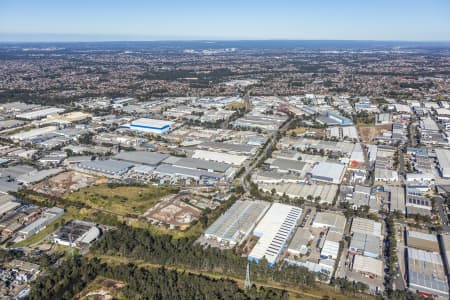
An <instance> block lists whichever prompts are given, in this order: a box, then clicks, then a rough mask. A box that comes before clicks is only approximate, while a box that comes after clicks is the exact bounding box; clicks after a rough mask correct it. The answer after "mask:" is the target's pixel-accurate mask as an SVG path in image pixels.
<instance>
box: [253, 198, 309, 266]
mask: <svg viewBox="0 0 450 300" xmlns="http://www.w3.org/2000/svg"><path fill="white" fill-rule="evenodd" d="M301 214H302V209H301V208H298V207H295V206H290V205H286V204H280V203H274V204H273V205H272V206H271V207H270V209H269V210H268V211H267V213H266V215H265V216H264V217H263V219H262V220H261V222H259V224H258V225H257V226H256V228H255V230H254V234H255V235H256V236H259V237H260V238H259V240H258V242H257V243H256V245H255V247H253V249H252V251H251V252H250V254H249V259H252V258H253V259H257V260H259V259H261V258H263V257H265V258H266V259H267V261H268V262H269V264H274V263H275V261H276V260H277V258H278V255H279V254H280V252H281V250H282V248H283V247H284V244H285V243H286V241H287V239H288V238H289V236H290V234H291V233H292V231H293V230H294V229H295V227H296V225H297V221H298V219H299V218H300V215H301Z"/></svg>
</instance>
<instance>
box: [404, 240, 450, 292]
mask: <svg viewBox="0 0 450 300" xmlns="http://www.w3.org/2000/svg"><path fill="white" fill-rule="evenodd" d="M407 263H408V287H409V289H410V290H412V291H413V292H415V291H418V292H420V293H422V294H424V295H426V296H434V295H435V296H440V297H445V298H447V299H448V296H449V293H448V282H447V277H446V276H445V272H444V264H443V262H442V259H441V256H440V254H439V253H438V252H428V251H424V250H420V249H415V248H412V247H408V251H407Z"/></svg>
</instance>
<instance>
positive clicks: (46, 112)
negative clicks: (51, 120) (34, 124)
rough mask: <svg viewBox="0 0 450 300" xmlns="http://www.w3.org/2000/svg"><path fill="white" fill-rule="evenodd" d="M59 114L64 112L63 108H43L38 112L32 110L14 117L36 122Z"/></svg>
mask: <svg viewBox="0 0 450 300" xmlns="http://www.w3.org/2000/svg"><path fill="white" fill-rule="evenodd" d="M61 112H64V109H63V108H58V107H48V108H43V109H39V110H33V111H30V112H25V113H22V114H18V115H16V118H18V119H25V120H37V119H42V118H45V117H47V116H50V115H54V114H58V113H61Z"/></svg>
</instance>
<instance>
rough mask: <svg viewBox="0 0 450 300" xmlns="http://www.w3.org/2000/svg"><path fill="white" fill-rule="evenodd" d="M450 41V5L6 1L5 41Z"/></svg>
mask: <svg viewBox="0 0 450 300" xmlns="http://www.w3.org/2000/svg"><path fill="white" fill-rule="evenodd" d="M155 40H162V41H167V40H370V41H424V42H426V41H432V42H434V41H450V2H449V1H443V0H430V1H418V0H409V1H406V0H399V1H388V0H378V1H371V2H363V1H356V0H348V1H330V0H322V1H314V2H299V1H289V0H285V1H278V2H276V3H275V2H272V1H267V0H262V1H252V0H249V1H245V2H242V1H241V2H240V1H237V0H230V1H227V2H212V3H211V2H209V1H205V0H198V1H189V2H188V1H180V0H169V1H164V2H153V1H152V2H150V3H149V2H145V1H130V2H126V3H124V2H121V1H114V0H111V1H106V0H100V1H87V0H80V1H76V2H62V1H55V0H42V1H31V0H16V1H9V0H5V1H1V2H0V41H11V42H19V41H20V42H32V41H37V42H45V41H48V42H56V41H61V42H67V41H77V42H82V41H155Z"/></svg>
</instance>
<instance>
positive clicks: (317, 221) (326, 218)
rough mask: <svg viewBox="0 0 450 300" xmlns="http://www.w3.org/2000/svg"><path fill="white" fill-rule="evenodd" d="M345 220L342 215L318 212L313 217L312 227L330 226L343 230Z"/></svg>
mask: <svg viewBox="0 0 450 300" xmlns="http://www.w3.org/2000/svg"><path fill="white" fill-rule="evenodd" d="M346 223H347V220H346V219H345V217H344V216H342V215H338V214H335V213H330V212H318V213H317V214H316V216H315V218H314V222H313V224H312V227H331V228H334V229H339V230H341V231H342V232H344V229H345V224H346Z"/></svg>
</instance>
